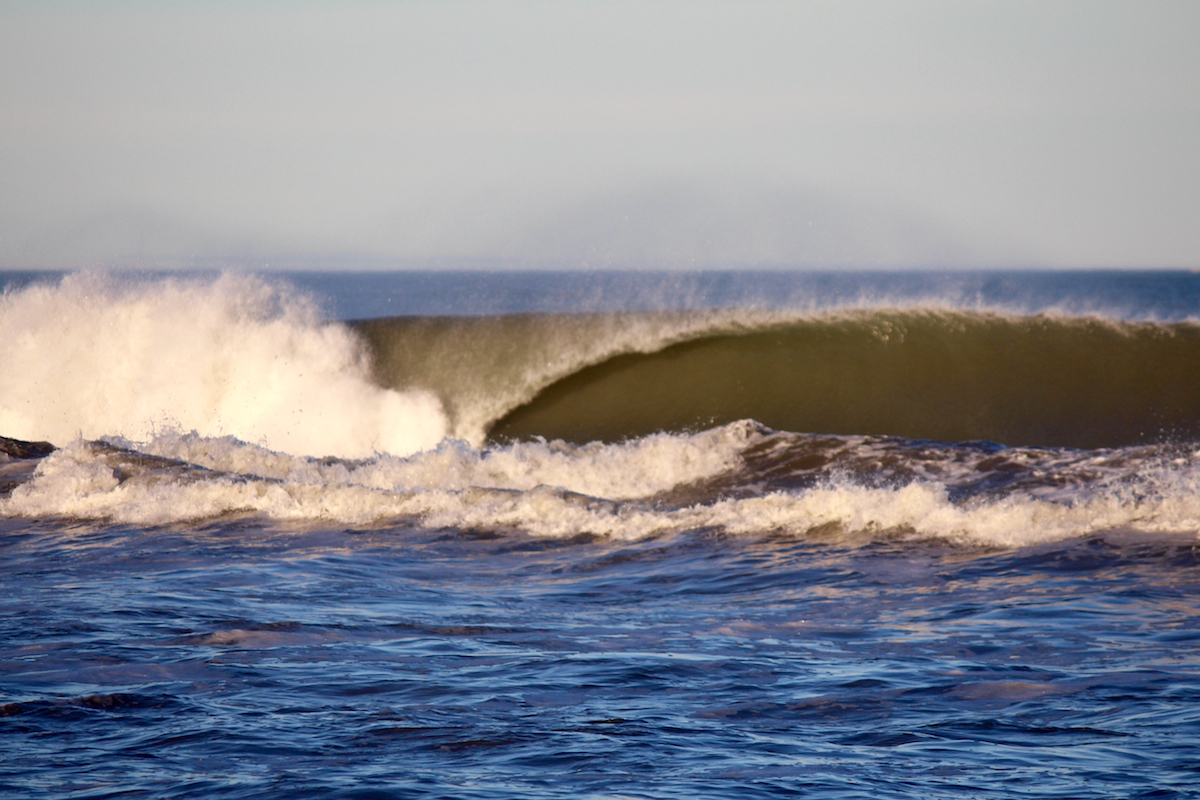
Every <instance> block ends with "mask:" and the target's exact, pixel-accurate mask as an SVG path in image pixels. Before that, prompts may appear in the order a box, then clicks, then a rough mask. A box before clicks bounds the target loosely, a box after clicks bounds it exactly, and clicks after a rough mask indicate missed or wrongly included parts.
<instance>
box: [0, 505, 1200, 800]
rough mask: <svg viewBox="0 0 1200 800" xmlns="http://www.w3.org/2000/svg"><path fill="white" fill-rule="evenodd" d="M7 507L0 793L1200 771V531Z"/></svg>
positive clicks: (238, 793)
mask: <svg viewBox="0 0 1200 800" xmlns="http://www.w3.org/2000/svg"><path fill="white" fill-rule="evenodd" d="M2 524H3V526H4V530H3V537H2V539H0V548H2V553H0V569H2V570H3V572H2V573H0V585H3V586H4V587H5V591H4V593H3V599H2V600H0V609H2V615H0V619H2V620H3V621H2V623H0V625H2V628H0V688H2V689H3V693H4V697H5V698H6V699H7V702H6V703H5V704H4V705H3V706H0V753H3V754H4V759H3V766H2V767H0V791H2V792H3V793H4V795H5V796H11V797H31V798H38V797H60V796H72V797H95V798H99V797H173V798H174V797H204V798H235V797H236V798H252V797H253V798H257V797H268V796H274V797H285V796H286V797H424V796H428V797H464V798H467V797H479V798H484V797H486V798H497V797H513V798H517V797H572V798H574V797H616V796H627V797H644V798H656V797H664V798H665V797H785V796H813V797H837V798H850V797H862V798H886V797H954V798H963V797H1156V798H1157V797H1164V798H1165V797H1191V796H1198V795H1200V792H1197V790H1196V789H1195V788H1194V787H1195V785H1196V783H1197V780H1198V779H1200V759H1197V757H1196V754H1197V749H1196V748H1197V742H1200V614H1198V613H1197V600H1198V599H1200V556H1198V554H1197V550H1196V547H1195V536H1194V534H1188V535H1181V536H1179V537H1172V536H1163V535H1157V536H1149V535H1147V534H1132V533H1131V534H1127V535H1126V534H1120V533H1115V534H1112V533H1110V534H1108V535H1107V536H1105V537H1093V538H1085V539H1076V540H1067V541H1060V542H1056V543H1054V544H1048V545H1042V546H1040V547H1035V548H1025V549H1020V550H1015V551H983V550H971V549H963V548H956V547H950V546H946V545H940V544H920V543H913V542H911V541H906V542H900V541H895V542H892V541H883V542H876V543H873V544H866V545H862V546H858V547H849V546H847V545H845V544H829V543H822V542H820V541H814V539H813V538H812V537H809V538H804V539H798V538H781V537H764V536H758V537H755V536H729V535H721V534H711V533H710V534H705V533H702V532H696V533H689V534H675V535H671V536H665V537H653V538H650V539H647V540H643V541H639V542H636V543H632V544H630V543H615V542H609V541H604V540H593V539H582V540H574V541H562V540H549V541H548V540H538V539H532V538H529V537H525V536H522V535H519V534H511V535H496V534H488V535H484V534H479V535H472V534H471V533H469V532H461V531H445V532H429V531H417V530H409V529H392V528H380V529H370V530H326V529H320V528H313V527H306V528H300V529H296V528H284V527H280V526H279V525H277V524H275V523H269V522H264V521H261V520H258V519H253V518H247V519H241V520H237V521H231V520H229V519H224V520H222V521H219V522H215V523H209V524H205V525H203V526H198V527H172V528H160V529H154V528H151V529H132V528H125V527H113V526H103V525H100V526H97V525H95V524H89V525H83V524H78V525H71V524H68V523H64V522H62V521H56V522H42V523H39V522H36V521H29V520H7V521H4V522H3V523H2ZM818 538H819V537H818Z"/></svg>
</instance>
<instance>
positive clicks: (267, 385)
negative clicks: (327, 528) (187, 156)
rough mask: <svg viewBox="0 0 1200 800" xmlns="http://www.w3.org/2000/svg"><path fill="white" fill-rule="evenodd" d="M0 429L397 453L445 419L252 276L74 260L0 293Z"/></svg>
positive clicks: (433, 437)
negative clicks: (147, 276)
mask: <svg viewBox="0 0 1200 800" xmlns="http://www.w3.org/2000/svg"><path fill="white" fill-rule="evenodd" d="M0 342H3V343H4V344H3V347H0V375H2V376H3V381H2V382H0V434H3V435H6V436H12V437H17V438H23V439H46V440H49V441H52V442H55V443H58V444H63V443H66V442H69V441H71V440H72V439H74V438H76V437H77V436H83V437H84V438H96V437H100V436H104V435H121V436H125V437H128V438H130V439H132V440H147V439H150V438H152V436H153V435H154V432H155V430H157V429H160V428H164V427H175V428H182V429H184V430H195V431H198V432H199V433H201V434H203V435H206V436H222V435H231V436H236V437H238V438H240V439H243V440H246V441H252V442H259V443H262V444H263V445H265V446H267V447H270V448H273V449H277V450H285V451H288V452H292V453H301V454H310V455H318V456H321V455H336V456H344V457H362V456H367V455H371V454H372V453H375V452H387V453H394V454H400V455H405V454H409V453H413V452H416V451H418V450H421V449H424V448H427V447H431V446H434V445H436V444H437V443H438V442H439V441H440V440H441V439H442V438H443V436H444V434H445V431H446V422H445V416H444V414H443V413H442V410H441V406H440V402H439V401H438V399H437V398H436V397H434V396H433V395H432V394H430V393H428V392H421V391H410V392H397V391H393V390H387V389H383V388H380V387H378V386H376V385H375V384H373V383H372V382H371V380H370V377H369V365H368V363H367V360H366V357H365V355H364V352H363V349H362V345H361V343H360V342H359V340H358V339H357V338H356V337H355V336H354V335H353V334H352V332H351V331H349V330H348V329H347V328H346V327H344V326H342V325H340V324H326V323H323V322H322V321H321V319H320V317H319V315H318V314H317V312H316V309H315V307H314V306H313V305H312V304H311V303H310V302H308V301H306V300H305V299H304V298H302V297H298V296H295V295H293V294H291V293H289V292H287V291H286V290H284V289H281V288H280V287H278V286H276V285H273V284H268V283H267V282H265V281H263V280H261V279H256V278H252V277H248V276H238V275H229V274H226V275H222V276H220V277H218V278H210V279H191V280H187V279H163V280H156V281H153V282H122V281H118V280H115V279H112V278H109V277H105V276H101V275H91V274H76V275H69V276H67V277H65V278H64V279H63V280H62V282H61V283H60V284H58V285H36V286H32V287H29V288H26V289H24V290H22V291H19V292H15V293H11V294H6V295H5V296H3V297H2V298H0Z"/></svg>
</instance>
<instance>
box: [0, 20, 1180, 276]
mask: <svg viewBox="0 0 1200 800" xmlns="http://www.w3.org/2000/svg"><path fill="white" fill-rule="evenodd" d="M1198 42H1200V2H1195V0H1183V1H1181V2H1153V1H1152V0H1149V1H1148V0H1136V1H1131V2H1106V1H1105V0H1086V1H1085V2H1053V1H1051V0H1036V1H1035V2H1021V1H1020V0H1002V2H988V1H987V0H953V1H948V2H921V1H919V0H906V1H905V2H897V1H896V0H883V1H877V2H871V1H866V0H864V1H863V2H854V1H853V0H835V1H834V2H803V1H802V0H795V1H794V2H782V3H781V2H755V0H737V1H736V2H734V1H730V2H713V1H706V0H689V1H688V2H647V1H646V0H637V1H636V2H615V1H614V2H583V1H582V0H580V1H578V2H563V1H562V0H559V1H557V2H530V1H527V0H514V1H513V2H486V1H484V0H479V1H476V2H446V1H445V0H439V1H438V2H415V1H414V2H394V3H382V2H380V3H371V2H358V3H351V2H342V3H332V2H329V3H322V2H251V1H247V0H243V1H242V2H236V3H235V2H204V3H201V2H187V3H185V2H157V3H152V2H120V3H118V2H102V1H99V0H96V1H93V2H78V3H69V2H5V1H4V0H0V266H4V267H10V268H11V267H17V268H20V267H49V266H75V265H80V264H92V263H141V264H151V263H158V264H186V263H189V261H190V260H191V259H202V258H210V257H226V258H230V259H233V260H234V261H240V262H244V263H246V264H247V265H248V266H253V267H259V268H261V267H262V266H263V265H264V264H267V263H271V264H275V265H294V264H295V263H298V260H299V259H304V258H314V259H317V260H318V262H316V263H320V264H321V265H322V266H333V265H336V264H339V263H343V262H344V263H349V264H356V265H362V264H364V263H368V264H372V265H375V266H379V265H381V264H386V263H392V261H386V260H388V259H390V260H393V261H395V262H404V261H406V260H411V259H430V258H432V259H437V260H438V261H439V262H440V263H445V264H448V265H455V264H464V265H469V264H477V263H479V262H477V261H473V259H488V258H498V259H508V260H510V261H511V262H512V263H517V264H525V265H530V266H532V265H536V264H543V263H548V264H552V265H556V266H592V267H599V266H612V265H637V264H655V265H663V266H697V265H706V264H795V265H802V266H838V265H862V266H916V265H934V266H976V265H993V266H1001V265H1031V266H1069V267H1074V266H1134V267H1137V266H1167V267H1200V44H1197V43H1198ZM372 258H376V259H385V261H382V262H371V261H363V260H362V259H372Z"/></svg>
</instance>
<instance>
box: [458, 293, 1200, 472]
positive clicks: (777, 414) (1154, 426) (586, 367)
mask: <svg viewBox="0 0 1200 800" xmlns="http://www.w3.org/2000/svg"><path fill="white" fill-rule="evenodd" d="M476 324H479V323H476ZM737 327H738V326H736V325H734V326H730V325H727V324H726V325H724V327H722V326H721V325H716V326H710V327H709V328H704V327H703V326H700V327H698V328H696V329H695V330H693V331H692V332H691V333H690V334H687V335H685V336H684V337H683V339H684V340H683V341H675V342H674V343H670V341H669V339H670V337H667V340H668V341H667V343H666V344H664V345H663V346H662V347H661V348H659V349H655V350H654V351H653V352H629V350H631V349H642V350H646V349H652V348H649V347H641V348H630V347H625V348H624V351H618V352H613V353H611V354H609V355H607V356H605V357H597V356H595V355H593V356H592V357H591V358H590V363H584V364H581V365H580V366H579V368H578V369H574V370H571V371H569V373H568V374H565V375H563V376H561V377H558V378H557V379H553V380H548V381H546V383H545V385H543V386H540V387H531V386H527V387H526V390H525V391H524V392H523V393H515V394H513V395H512V397H513V398H514V399H517V398H520V399H519V400H518V401H517V402H514V403H512V407H511V408H509V409H507V410H505V411H504V413H501V414H497V415H495V416H494V417H493V418H492V420H490V421H489V422H488V424H487V437H488V439H490V440H492V441H504V440H509V439H523V438H529V437H535V436H542V437H545V438H547V439H564V440H566V441H571V442H586V441H591V440H619V439H624V438H628V437H634V436H642V435H646V434H649V433H653V432H656V431H683V430H694V429H699V428H706V427H710V426H712V425H718V424H724V423H727V422H732V421H735V420H738V419H747V418H750V419H754V420H757V421H759V422H761V423H763V424H765V425H767V426H769V427H772V428H775V429H779V430H789V431H804V432H817V433H837V434H880V435H895V436H904V437H912V438H922V439H935V440H942V441H964V440H973V439H989V440H993V441H997V442H1002V443H1005V444H1013V445H1040V446H1062V447H1080V448H1096V447H1116V446H1124V445H1131V444H1140V443H1147V442H1152V441H1161V440H1163V439H1168V438H1179V439H1193V438H1200V370H1197V365H1198V364H1200V326H1197V325H1194V324H1189V323H1179V324H1169V325H1167V324H1155V323H1117V322H1112V321H1108V320H1102V319H1096V318H1070V317H1056V316H1032V317H1020V316H1007V315H1000V314H990V313H971V312H946V311H870V312H848V313H841V314H836V315H828V316H815V317H807V318H800V319H793V320H790V321H779V320H776V321H773V322H769V321H765V320H759V321H758V322H756V323H755V324H754V325H749V326H742V328H741V329H740V330H739V329H736V328H737ZM514 331H515V333H514V336H516V337H517V339H514V340H513V341H516V340H518V339H519V341H520V342H522V344H521V347H523V348H530V347H533V348H537V347H541V348H543V349H544V348H545V347H546V345H545V344H544V342H543V343H541V344H538V342H539V341H541V340H539V339H538V337H537V336H536V335H534V334H531V329H530V328H529V326H528V324H525V325H524V326H523V327H522V326H519V325H518V326H514ZM542 333H544V334H545V335H546V336H548V337H550V338H551V339H554V338H556V337H565V339H564V341H563V342H560V349H561V348H562V347H567V345H568V344H569V343H570V341H571V340H572V339H573V338H578V337H579V336H581V335H583V334H582V333H581V329H578V328H572V327H571V325H569V324H566V323H561V324H558V325H557V326H552V325H549V324H548V323H547V325H546V328H545V330H544V331H542ZM456 335H457V336H458V337H459V340H460V344H462V341H461V340H462V337H463V333H462V330H461V329H459V330H457V331H456ZM506 337H507V335H506V333H505V331H504V325H503V324H502V323H500V322H498V321H496V320H493V322H492V323H491V326H490V327H489V328H488V338H489V341H490V344H489V347H491V348H493V350H494V351H495V352H496V353H499V352H502V351H503V350H504V342H506V341H509V339H508V338H506ZM593 344H594V343H593ZM515 357H516V359H517V361H519V360H520V358H521V357H522V356H521V354H520V353H519V352H518V353H517V354H516V356H515ZM567 361H569V359H568V360H567ZM487 363H488V365H489V369H491V370H492V374H493V375H494V376H495V375H500V374H502V373H505V369H506V367H505V366H504V364H503V363H502V362H497V361H496V360H495V359H491V358H489V359H488V360H487ZM514 363H515V362H514ZM564 363H567V362H564ZM446 366H447V368H448V369H451V370H453V369H455V368H456V367H455V366H453V365H450V364H447V365H446ZM457 368H459V369H462V368H468V369H469V368H470V367H469V366H467V365H465V364H463V363H461V362H460V363H459V364H458V365H457ZM496 380H499V379H496ZM509 380H510V382H511V376H509ZM477 390H478V387H477ZM485 393H486V391H485ZM522 394H523V396H522ZM449 404H450V405H453V404H454V400H453V398H451V399H450V401H449Z"/></svg>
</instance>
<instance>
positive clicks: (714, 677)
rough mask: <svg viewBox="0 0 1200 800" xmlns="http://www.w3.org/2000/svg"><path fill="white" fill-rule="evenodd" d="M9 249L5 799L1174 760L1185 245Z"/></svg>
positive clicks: (786, 782)
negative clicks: (332, 264)
mask: <svg viewBox="0 0 1200 800" xmlns="http://www.w3.org/2000/svg"><path fill="white" fill-rule="evenodd" d="M0 283H2V284H3V294H2V295H0V537H2V539H3V544H2V545H0V547H3V553H4V558H3V564H4V567H3V569H4V572H3V573H2V574H0V580H2V581H3V585H4V586H5V587H6V589H7V592H6V594H7V599H6V600H3V601H0V605H2V607H3V608H4V610H5V614H4V619H5V622H3V623H2V624H0V652H2V653H3V654H4V655H3V662H4V663H5V665H6V666H4V667H3V669H2V670H0V743H2V745H0V746H2V747H3V748H4V749H5V751H6V752H10V753H18V752H20V753H22V754H28V755H26V756H24V757H23V758H22V759H19V760H12V759H9V760H7V761H6V766H4V767H3V768H0V789H3V791H4V792H5V794H6V795H10V796H14V797H16V796H21V797H63V796H72V797H116V796H126V795H129V796H152V797H159V796H161V797H186V796H197V797H259V796H264V795H268V796H273V795H286V796H312V797H369V796H406V797H407V796H430V797H474V796H478V797H501V796H512V797H530V796H546V797H556V796H562V797H579V796H597V797H599V796H615V795H627V796H639V797H679V796H685V795H687V796H695V795H697V794H698V795H701V796H713V797H717V796H728V797H746V796H762V797H774V796H792V795H795V794H797V793H799V794H811V795H813V796H821V797H839V798H841V797H867V796H869V797H908V796H922V797H936V796H946V797H950V796H954V797H962V796H980V797H991V796H996V797H1013V796H1029V797H1042V796H1072V797H1074V796H1122V797H1132V796H1147V797H1150V796H1153V797H1185V796H1196V795H1195V793H1194V792H1193V790H1192V788H1191V783H1192V779H1193V777H1194V767H1193V766H1192V761H1193V759H1192V758H1191V757H1190V755H1189V752H1190V744H1189V742H1191V741H1194V739H1195V736H1196V735H1198V734H1200V704H1198V703H1197V700H1200V682H1198V681H1197V678H1198V677H1200V673H1198V672H1197V667H1198V665H1200V649H1198V647H1197V645H1198V643H1200V614H1197V613H1196V610H1195V609H1196V603H1195V600H1196V598H1197V596H1200V595H1198V592H1197V590H1198V589H1200V557H1198V555H1197V552H1198V551H1197V548H1198V545H1200V543H1198V541H1197V535H1198V533H1200V370H1197V368H1196V367H1197V365H1198V364H1200V276H1197V275H1193V274H1191V273H1181V272H1144V273H1133V272H1079V273H1060V272H974V273H972V272H964V273H950V272H943V273H937V272H926V273H895V272H881V273H853V272H851V273H801V272H791V273H789V272H761V273H760V272H720V273H570V272H550V273H419V272H418V273H402V272H401V273H362V274H355V273H346V274H337V273H290V274H287V275H253V274H248V273H243V272H224V273H188V274H156V273H121V272H113V273H72V274H56V273H20V274H18V273H13V274H10V275H9V277H7V278H2V277H0ZM216 765H220V766H219V768H218V767H217V766H216ZM1134 770H1136V772H1135V771H1134ZM614 793H615V795H614Z"/></svg>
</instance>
